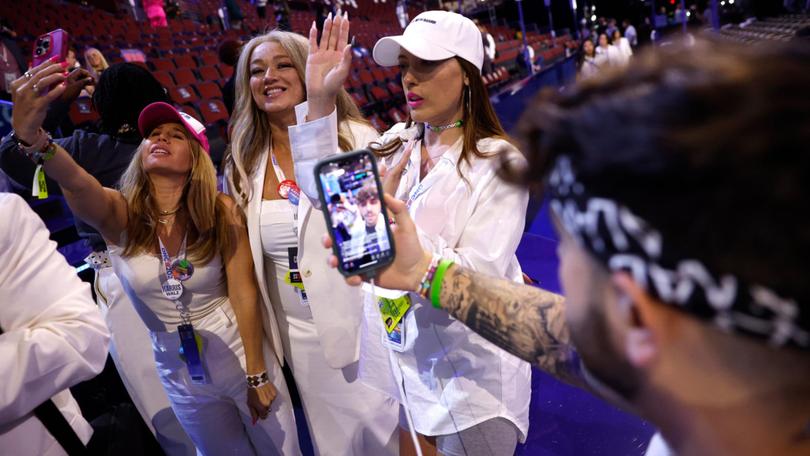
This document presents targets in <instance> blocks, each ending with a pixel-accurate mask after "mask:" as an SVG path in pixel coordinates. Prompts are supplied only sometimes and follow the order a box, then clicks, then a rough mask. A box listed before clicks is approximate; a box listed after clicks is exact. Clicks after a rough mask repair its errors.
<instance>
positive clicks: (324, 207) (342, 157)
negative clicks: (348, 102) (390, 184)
mask: <svg viewBox="0 0 810 456" xmlns="http://www.w3.org/2000/svg"><path fill="white" fill-rule="evenodd" d="M363 155H366V156H369V157H371V169H372V173H373V174H374V181H375V183H376V185H377V195H378V197H379V199H380V206H381V212H380V213H381V215H382V216H383V219H384V220H385V230H386V232H387V234H388V239H389V241H390V244H391V255H390V256H388V257H387V258H384V259H382V261H380V262H379V263H377V264H374V265H372V266H371V267H367V268H362V269H358V270H356V271H347V270H346V269H344V268H343V258H342V257H341V255H340V249H339V248H338V247H339V246H338V245H337V243H336V242H335V236H334V233H332V216H331V214H330V213H329V204H327V201H326V195H325V193H324V189H323V185H322V183H321V168H323V167H324V166H326V165H328V164H331V163H335V162H342V161H346V160H351V159H353V158H359V157H361V156H363ZM315 181H316V182H317V184H318V198H319V199H320V200H321V212H323V215H324V218H325V219H326V229H327V230H328V231H329V237H331V238H332V251H333V252H334V254H335V256H336V257H337V258H338V270H339V271H340V273H341V274H343V275H344V276H347V277H348V276H353V275H363V276H373V275H374V274H373V272H374V271H375V270H377V269H380V268H384V267H385V266H388V265H389V264H391V263H392V262H393V261H394V258H395V257H396V248H395V245H394V237H393V235H392V233H391V221H390V220H389V218H388V210H387V208H386V206H385V200H384V199H383V192H382V188H383V187H382V182H380V172H379V171H378V169H377V159H376V158H375V157H374V154H373V153H372V152H371V151H370V150H368V149H359V150H355V151H352V152H347V153H345V154H337V155H333V156H331V157H328V158H325V159H323V160H321V161H319V162H318V163H317V164H316V165H315Z"/></svg>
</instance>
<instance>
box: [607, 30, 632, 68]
mask: <svg viewBox="0 0 810 456" xmlns="http://www.w3.org/2000/svg"><path fill="white" fill-rule="evenodd" d="M612 38H613V46H615V47H616V49H618V51H619V52H618V56H619V59H618V62H619V65H627V64H628V63H629V62H630V57H632V56H633V48H631V47H630V42H629V41H628V40H627V38H625V37H623V36H622V31H621V30H619V29H616V30H614V31H613V37H612Z"/></svg>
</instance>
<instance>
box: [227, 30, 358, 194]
mask: <svg viewBox="0 0 810 456" xmlns="http://www.w3.org/2000/svg"><path fill="white" fill-rule="evenodd" d="M269 42H274V43H278V44H279V45H280V46H281V47H282V48H284V51H285V52H286V53H287V55H288V56H289V57H290V60H291V61H292V64H293V67H294V68H295V71H296V73H298V79H299V80H300V81H301V85H303V86H304V96H306V85H305V84H304V81H305V75H304V72H305V70H306V63H307V55H308V52H309V51H308V50H309V42H308V41H307V39H306V38H304V37H303V36H301V35H299V34H297V33H292V32H285V31H282V30H272V31H270V32H267V33H265V34H264V35H260V36H257V37H255V38H253V39H251V40H250V41H248V42H247V43H246V44H245V45H244V47H243V48H242V52H241V54H240V55H239V62H238V63H237V65H236V77H235V82H236V102H235V106H234V112H233V115H232V116H231V120H230V130H231V145H230V148H229V153H228V154H227V156H226V157H225V170H226V173H227V175H229V178H230V179H231V181H232V183H233V187H234V189H235V190H236V192H237V193H238V194H237V195H233V196H234V198H235V199H236V201H237V203H238V204H239V205H240V206H242V207H244V206H245V205H247V202H248V200H249V199H250V197H251V195H252V192H253V188H252V185H251V182H250V176H251V175H252V174H253V173H254V172H256V169H257V167H258V165H259V163H257V162H258V160H259V157H260V156H261V154H262V153H263V152H264V151H265V149H267V147H268V146H269V145H270V121H269V119H268V118H267V113H265V112H264V111H262V110H261V109H259V107H258V106H256V103H255V102H254V101H253V95H252V94H251V92H250V59H251V58H252V57H253V51H254V50H255V49H256V48H257V47H258V46H259V45H260V44H263V43H269ZM336 104H337V118H338V145H339V146H340V149H341V150H344V151H348V150H352V149H354V147H355V144H354V137H353V136H352V134H351V132H350V131H349V129H348V128H345V127H344V126H343V121H344V120H354V121H356V122H362V123H368V122H366V120H365V119H363V116H362V114H360V110H359V109H357V106H356V105H355V104H354V102H353V101H352V99H351V97H350V96H349V94H348V93H347V92H346V90H345V89H343V88H341V89H340V91H339V92H338V96H337V103H336Z"/></svg>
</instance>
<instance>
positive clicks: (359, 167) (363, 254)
mask: <svg viewBox="0 0 810 456" xmlns="http://www.w3.org/2000/svg"><path fill="white" fill-rule="evenodd" d="M315 179H316V181H317V182H318V194H319V196H320V199H321V208H322V210H323V213H324V216H325V217H326V226H327V228H328V229H329V235H330V236H331V237H332V241H333V242H332V248H333V250H334V252H335V256H337V258H338V269H339V270H340V272H341V273H342V274H343V275H346V276H349V275H365V276H370V275H373V271H374V270H376V269H379V268H381V267H383V266H386V265H388V264H390V263H391V262H392V261H393V260H394V242H393V237H392V236H391V228H390V226H389V220H388V213H387V211H386V209H385V203H384V202H383V193H382V185H381V184H380V177H379V173H378V171H377V162H376V160H375V158H374V155H373V154H372V153H371V151H369V150H366V149H362V150H358V151H354V152H351V153H347V154H338V155H335V156H333V157H330V158H328V159H325V160H322V161H320V162H319V163H318V164H317V165H316V166H315Z"/></svg>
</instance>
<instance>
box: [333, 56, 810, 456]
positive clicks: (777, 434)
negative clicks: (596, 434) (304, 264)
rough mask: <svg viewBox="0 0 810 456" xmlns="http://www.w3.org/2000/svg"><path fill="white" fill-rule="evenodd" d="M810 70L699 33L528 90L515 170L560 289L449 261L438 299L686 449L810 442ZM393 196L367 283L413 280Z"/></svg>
mask: <svg viewBox="0 0 810 456" xmlns="http://www.w3.org/2000/svg"><path fill="white" fill-rule="evenodd" d="M808 85H810V50H808V49H807V48H806V47H805V48H801V47H797V46H794V47H784V48H778V49H773V48H771V49H757V48H749V49H741V48H739V47H734V46H731V45H719V44H708V43H701V42H699V43H697V44H696V45H694V46H692V47H686V46H674V47H672V48H669V49H657V50H655V53H649V54H643V55H642V56H640V57H639V59H638V60H636V61H635V62H634V65H633V67H631V68H629V69H627V70H624V71H621V72H614V73H611V74H609V75H605V76H604V77H601V78H597V79H594V80H589V81H587V82H586V83H584V84H581V85H579V86H577V87H575V88H573V89H572V90H568V91H567V92H565V93H562V94H549V95H548V96H545V97H543V98H541V99H539V100H538V101H537V102H536V103H534V104H533V105H531V106H530V108H529V109H528V111H527V112H526V113H525V117H524V118H525V120H524V124H523V133H524V137H525V139H526V143H527V144H526V145H527V148H526V149H525V150H528V151H530V154H529V155H530V157H529V167H528V168H527V169H525V170H519V171H514V170H507V174H509V175H510V176H511V177H512V178H513V180H521V181H523V182H524V183H534V184H539V183H544V184H545V185H546V187H545V188H546V190H547V194H548V195H549V197H550V206H551V209H552V213H553V218H554V220H555V224H556V226H557V230H558V231H559V233H560V238H561V243H560V247H559V255H560V260H561V265H560V278H561V281H562V285H563V288H564V290H565V295H566V299H565V301H564V302H563V299H562V297H560V296H557V295H554V294H552V293H548V292H545V291H543V290H540V289H537V288H532V287H528V286H520V285H516V284H514V283H510V282H507V281H502V280H496V279H493V278H489V277H486V276H484V275H481V274H477V273H474V272H471V271H468V270H466V269H464V268H462V267H458V266H455V265H451V264H447V263H445V262H440V263H439V267H438V268H437V269H436V272H435V273H428V274H427V278H426V279H424V282H427V283H426V285H427V286H428V287H429V288H430V290H429V295H430V296H431V298H432V302H433V305H434V306H437V307H441V308H444V309H445V310H447V311H448V312H450V313H451V314H452V315H453V316H454V317H455V318H457V319H459V320H462V321H464V322H465V323H466V324H467V325H468V326H469V327H470V328H472V329H474V330H475V331H476V332H478V333H479V334H482V335H484V336H485V337H486V338H487V339H488V340H490V341H492V342H494V343H496V344H498V345H499V346H501V347H503V348H504V349H506V350H509V351H510V352H511V353H513V354H515V355H517V356H520V357H521V358H523V359H525V360H529V361H531V362H534V363H535V364H537V365H538V366H539V367H541V368H543V369H545V370H547V371H548V372H550V373H551V374H553V375H556V376H557V377H558V378H561V379H563V380H566V381H569V382H571V383H574V384H577V385H580V386H584V387H586V388H590V389H591V390H593V391H594V392H596V393H598V394H599V395H601V396H602V397H604V398H606V399H608V400H610V401H611V402H614V403H618V404H621V405H623V406H624V407H626V408H629V409H631V410H634V411H635V412H637V413H638V414H640V415H642V416H643V417H644V418H646V419H648V420H650V421H651V422H653V423H654V424H655V425H656V426H657V427H658V428H659V430H660V432H661V434H662V435H663V438H664V439H665V440H666V442H667V443H668V444H669V446H671V447H672V449H673V450H674V452H675V453H677V454H681V455H697V454H699V455H704V454H707V455H708V454H710V455H715V454H723V455H725V454H733V455H748V454H750V455H761V454H780V455H784V454H810V426H809V424H810V382H808V381H807V379H808V378H810V362H808V361H810V357H809V353H810V352H808V349H810V312H808V308H807V300H808V298H810V296H809V295H810V287H809V286H808V283H810V282H808V280H807V277H808V272H809V271H808V266H807V264H808V262H807V258H808V256H809V255H808V254H810V237H809V236H808V234H807V233H808V228H810V220H808V215H807V213H808V212H807V210H806V201H807V199H808V197H809V196H810V176H808V170H810V166H808V163H807V158H806V157H807V154H806V150H807V144H808V143H809V142H810V129H808V125H810V92H808V91H807V90H806V88H807V87H808ZM776 119H778V121H776ZM386 205H387V206H388V207H389V208H390V209H391V210H392V211H393V212H394V215H395V217H396V221H397V230H396V235H395V237H396V239H395V242H396V245H397V260H396V262H395V263H394V265H392V266H391V267H390V268H389V269H388V270H386V271H384V272H383V273H381V274H380V275H378V276H377V278H378V284H379V285H381V286H384V287H387V288H398V289H416V288H417V287H419V286H422V285H423V282H420V281H422V280H423V279H422V277H425V276H426V274H425V271H426V270H427V269H428V264H429V259H430V257H429V256H427V255H424V254H423V253H421V248H420V247H419V243H418V240H417V238H416V236H415V235H414V231H415V228H414V226H413V223H412V221H411V220H410V218H409V217H408V212H407V210H406V209H405V206H404V204H403V203H401V202H398V201H396V200H394V199H393V198H390V197H388V200H387V201H386ZM327 244H328V242H327ZM349 282H350V283H359V278H357V277H353V278H350V279H349ZM563 311H564V312H565V318H564V319H563Z"/></svg>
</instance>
